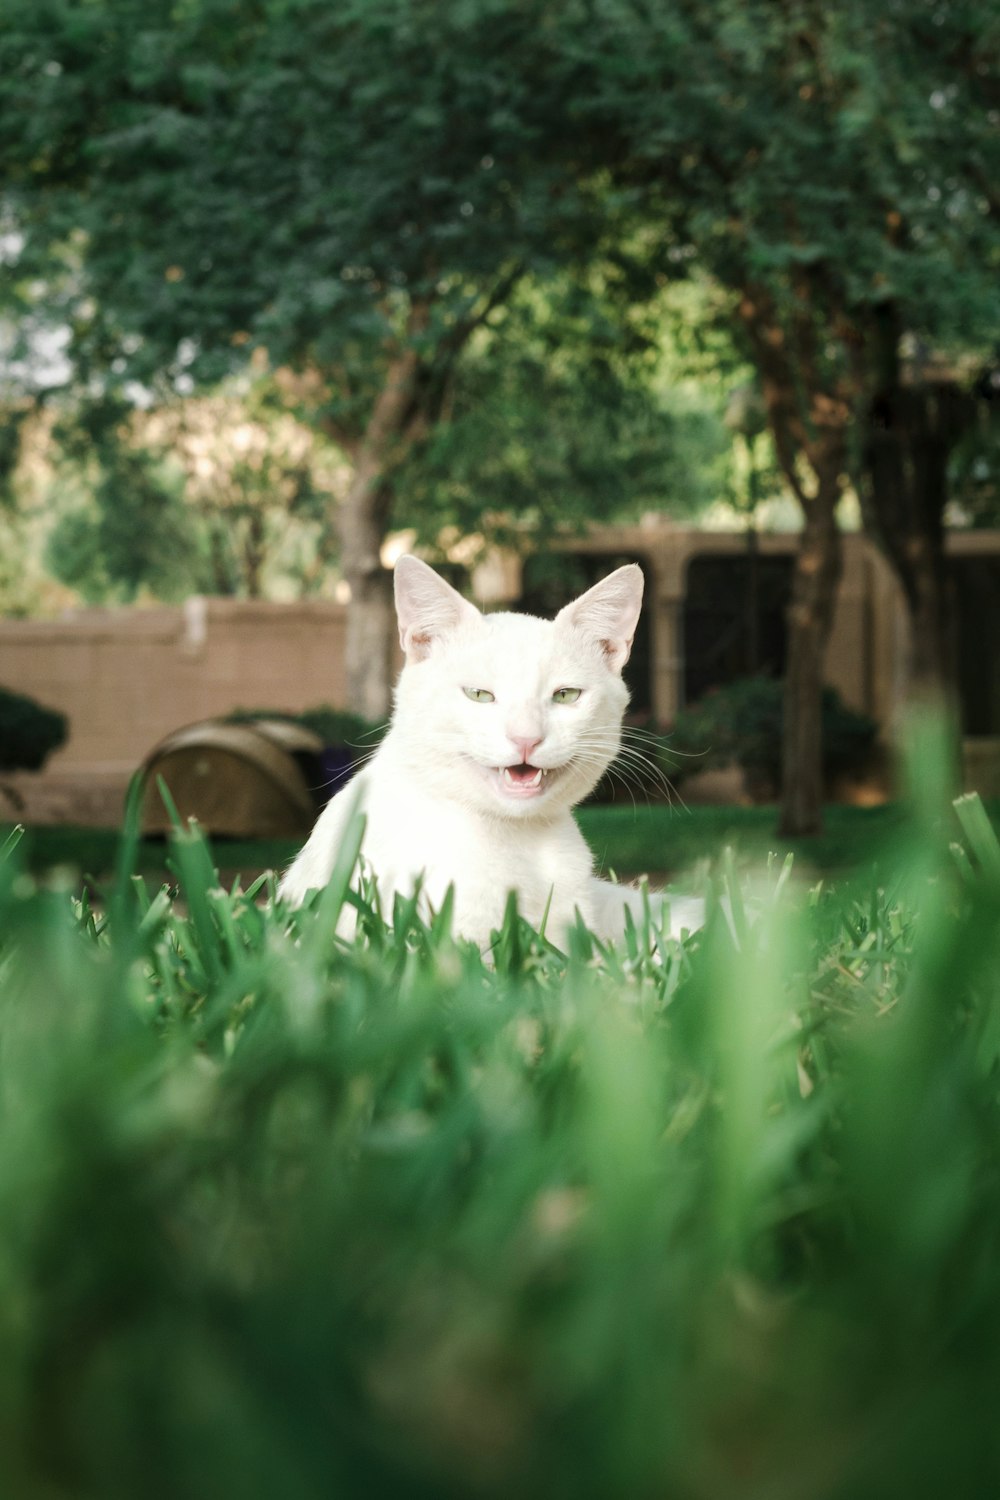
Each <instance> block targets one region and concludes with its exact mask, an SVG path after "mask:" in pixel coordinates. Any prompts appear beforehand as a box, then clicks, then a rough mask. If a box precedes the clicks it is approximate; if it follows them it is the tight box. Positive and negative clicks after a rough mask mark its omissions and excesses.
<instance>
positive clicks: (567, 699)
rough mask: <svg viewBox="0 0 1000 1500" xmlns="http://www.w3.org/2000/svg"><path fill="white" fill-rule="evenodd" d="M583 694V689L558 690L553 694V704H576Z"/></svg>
mask: <svg viewBox="0 0 1000 1500" xmlns="http://www.w3.org/2000/svg"><path fill="white" fill-rule="evenodd" d="M582 692H583V688H556V690H555V692H554V693H553V694H552V702H553V703H575V702H576V700H577V699H578V698H579V696H580V694H581V693H582Z"/></svg>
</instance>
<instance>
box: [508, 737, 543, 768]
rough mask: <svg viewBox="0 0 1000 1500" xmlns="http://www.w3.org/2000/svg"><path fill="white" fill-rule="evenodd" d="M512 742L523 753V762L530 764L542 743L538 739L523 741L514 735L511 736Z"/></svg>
mask: <svg viewBox="0 0 1000 1500" xmlns="http://www.w3.org/2000/svg"><path fill="white" fill-rule="evenodd" d="M510 742H511V744H512V745H515V746H516V747H517V749H518V750H519V751H520V753H521V759H522V761H525V762H530V761H531V757H532V755H533V754H534V752H535V751H536V750H537V749H538V747H539V745H540V744H541V743H542V741H541V739H537V740H522V739H518V738H517V736H516V735H513V734H512V735H511V736H510Z"/></svg>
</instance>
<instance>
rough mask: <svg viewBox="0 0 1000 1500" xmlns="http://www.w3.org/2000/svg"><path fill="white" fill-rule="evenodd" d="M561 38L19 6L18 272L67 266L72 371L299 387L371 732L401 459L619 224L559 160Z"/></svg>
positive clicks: (536, 8)
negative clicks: (508, 330) (534, 289)
mask: <svg viewBox="0 0 1000 1500" xmlns="http://www.w3.org/2000/svg"><path fill="white" fill-rule="evenodd" d="M547 30H548V21H547V19H546V9H545V7H544V6H543V5H542V4H541V3H535V0H530V3H526V4H523V5H518V6H515V7H512V6H510V5H509V4H506V3H501V0H448V3H444V4H442V3H440V0H435V3H433V4H432V3H430V0H380V3H371V0H343V3H340V4H338V5H336V6H331V5H330V4H329V3H328V0H291V3H289V0H259V3H256V4H253V5H251V4H250V3H248V0H184V3H180V0H107V3H103V4H100V5H90V4H83V5H80V4H74V3H71V0H8V5H7V15H6V17H5V28H4V33H3V37H2V40H0V157H2V159H3V161H4V163H5V172H6V181H5V186H4V197H5V200H6V204H7V210H8V212H9V213H10V214H11V215H13V219H14V221H15V222H16V224H17V226H18V232H19V234H21V235H23V237H24V243H23V247H22V249H21V251H20V259H19V267H20V270H21V273H22V279H23V277H24V276H26V275H27V274H28V273H29V272H30V273H34V272H38V273H39V274H41V273H44V274H46V275H48V276H52V275H53V267H54V265H58V266H60V267H61V268H62V269H63V271H64V275H63V278H62V283H61V286H62V301H63V306H62V307H61V308H53V313H54V314H55V315H59V316H62V317H64V319H65V320H66V322H67V323H68V324H69V325H70V326H71V327H72V330H73V344H72V349H71V355H72V358H73V361H74V377H75V380H76V381H77V383H82V384H87V383H88V382H92V381H93V380H95V379H99V380H101V381H107V380H109V379H110V378H112V377H113V378H114V379H115V380H117V381H118V382H119V383H122V382H126V381H133V382H136V381H138V382H142V383H143V385H144V386H146V387H147V388H151V389H153V390H154V392H155V391H158V390H161V389H163V388H166V389H168V390H171V389H173V390H176V389H177V386H178V382H192V381H193V382H197V383H204V382H209V383H211V382H214V381H216V380H217V379H218V378H220V377H221V376H222V375H224V374H226V373H228V372H229V371H230V370H231V369H233V368H234V367H235V366H236V365H238V364H239V363H240V362H242V361H244V360H245V359H246V358H247V357H248V356H249V354H250V353H251V352H252V351H254V350H265V351H266V353H267V357H268V359H269V361H270V364H271V367H272V368H274V369H279V370H287V371H288V372H290V373H291V375H292V376H293V377H294V388H295V398H296V400H297V402H298V404H299V410H300V411H302V412H305V413H307V414H308V417H309V420H310V421H311V422H313V423H315V424H316V426H317V427H318V428H320V429H321V430H323V431H324V432H325V433H326V434H327V435H328V436H329V437H330V438H332V439H333V440H335V441H336V442H337V444H338V445H339V446H340V447H341V449H342V450H343V451H344V452H345V454H347V455H348V457H349V459H350V461H351V465H352V471H353V474H352V481H351V484H350V486H349V487H348V490H347V494H346V496H345V498H344V499H343V501H342V502H341V503H340V505H339V507H338V521H339V534H340V544H341V565H342V568H343V572H344V576H345V578H346V580H347V582H348V584H349V587H350V590H351V607H350V619H349V628H348V639H347V680H348V692H349V696H350V700H351V704H352V707H354V708H355V709H356V710H358V711H359V712H361V713H363V714H364V715H365V716H366V717H369V718H377V717H380V716H381V715H383V714H384V712H385V710H386V707H387V704H388V689H389V681H388V670H389V642H390V640H391V635H392V614H391V603H390V596H389V588H388V580H387V576H386V574H385V572H384V570H383V568H382V565H381V562H380V557H379V550H380V546H381V543H382V540H383V537H384V534H385V529H386V526H387V524H388V517H389V514H390V509H391V504H392V494H393V483H394V475H395V473H396V471H397V469H398V466H399V464H400V463H401V462H402V461H404V460H405V459H406V457H407V456H408V455H409V453H410V452H411V451H412V449H413V447H414V445H415V444H416V443H418V442H420V441H422V440H424V439H425V438H426V437H427V436H428V434H429V433H431V432H433V430H434V428H435V425H436V423H437V422H438V421H439V419H440V417H441V414H442V411H443V410H444V407H445V405H446V402H447V400H448V395H449V391H450V390H451V388H452V386H453V383H454V378H455V372H456V368H457V365H458V362H459V361H460V358H461V356H462V354H463V351H464V350H465V349H466V347H467V345H468V344H469V341H470V340H471V339H472V338H473V336H474V335H475V334H476V333H477V331H479V330H482V329H487V328H489V327H490V326H491V325H492V323H493V321H494V319H495V318H496V315H497V313H498V310H499V309H500V308H502V307H503V305H504V304H505V302H506V301H507V299H508V298H509V296H510V294H511V292H512V290H513V289H514V287H515V286H516V285H517V284H518V282H519V281H520V280H521V278H522V277H524V276H525V275H526V274H527V273H528V272H535V273H544V272H546V271H548V270H550V269H551V268H553V267H555V266H559V265H562V264H565V263H567V261H570V260H572V258H573V257H574V256H575V255H576V254H577V253H579V252H581V251H582V252H586V253H587V254H590V253H591V251H592V250H593V249H594V248H595V247H596V246H599V244H600V243H601V241H602V237H604V236H606V235H608V234H610V233H612V232H613V228H614V222H613V221H614V215H613V213H612V212H611V205H609V204H608V203H607V202H603V203H601V204H599V203H598V201H597V199H596V198H595V196H594V194H593V193H591V192H590V191H589V190H588V189H587V187H586V184H582V183H581V181H580V179H579V177H578V175H577V174H576V173H575V172H574V171H568V170H567V161H566V142H567V136H566V121H567V113H568V110H569V108H570V106H571V103H572V101H573V99H574V98H575V94H576V83H575V70H574V68H573V66H572V63H571V61H570V60H569V59H566V58H562V57H559V56H554V55H553V54H552V53H551V52H550V51H549V50H548V48H547V45H546V42H545V37H546V33H547ZM529 39H530V40H531V45H530V47H529V46H527V45H526V44H527V42H528V41H529Z"/></svg>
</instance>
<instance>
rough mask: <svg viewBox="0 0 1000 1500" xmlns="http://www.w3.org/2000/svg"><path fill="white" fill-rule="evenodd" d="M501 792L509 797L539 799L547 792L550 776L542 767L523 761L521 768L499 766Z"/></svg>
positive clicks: (498, 775) (497, 770)
mask: <svg viewBox="0 0 1000 1500" xmlns="http://www.w3.org/2000/svg"><path fill="white" fill-rule="evenodd" d="M496 772H497V777H498V779H499V782H500V790H501V791H502V792H503V793H504V794H505V796H508V797H538V796H540V795H541V793H542V792H543V791H544V790H545V778H546V776H547V775H548V772H547V771H544V770H543V769H542V767H541V766H533V765H531V764H530V762H528V761H522V763H521V764H520V765H519V766H497V768H496Z"/></svg>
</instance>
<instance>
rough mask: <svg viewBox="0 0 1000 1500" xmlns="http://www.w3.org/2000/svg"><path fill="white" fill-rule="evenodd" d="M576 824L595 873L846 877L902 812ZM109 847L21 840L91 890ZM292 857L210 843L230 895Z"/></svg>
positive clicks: (670, 812)
mask: <svg viewBox="0 0 1000 1500" xmlns="http://www.w3.org/2000/svg"><path fill="white" fill-rule="evenodd" d="M991 813H992V815H993V817H994V821H995V822H996V821H1000V803H993V804H991ZM579 820H580V825H581V827H582V829H583V832H584V834H585V835H586V837H587V839H588V841H589V843H590V845H591V847H592V848H593V850H594V853H595V856H596V859H597V862H598V866H599V868H600V869H601V870H603V871H605V872H608V871H611V870H614V871H616V872H617V873H618V874H619V875H622V876H627V877H632V876H635V875H637V874H641V873H647V874H649V875H650V876H653V877H660V878H663V877H666V876H671V877H672V876H675V875H677V874H678V873H681V872H683V871H686V870H690V869H691V868H692V867H693V866H695V865H697V864H698V862H699V861H702V860H715V859H716V858H717V857H718V855H719V853H720V851H721V850H722V849H723V848H725V847H726V846H727V845H729V846H731V847H732V848H733V849H734V850H735V851H736V852H737V854H738V855H739V856H743V857H749V858H763V857H765V856H766V855H767V854H768V853H769V852H772V851H773V852H774V853H776V854H777V855H779V856H781V857H783V856H784V855H785V854H786V853H787V852H789V851H790V850H792V851H794V853H795V856H796V861H797V863H798V864H799V866H800V868H803V869H804V871H805V873H807V874H810V873H816V874H823V873H826V872H837V871H848V870H850V869H852V868H857V867H859V866H861V865H866V864H870V863H872V861H874V860H878V859H880V858H881V857H883V856H885V855H887V854H888V853H889V852H890V851H891V849H892V846H893V843H894V842H895V841H896V840H897V839H898V838H899V837H900V836H901V834H902V833H903V832H904V831H905V827H906V814H905V811H904V809H903V808H902V807H901V805H899V804H894V803H890V804H886V805H885V806H882V807H874V808H857V807H841V806H831V807H828V808H827V810H826V828H825V832H824V833H823V834H822V835H821V836H820V837H819V838H813V839H800V840H797V841H790V840H787V839H785V840H782V839H779V838H778V837H777V835H776V834H775V827H776V822H777V813H776V810H775V809H774V808H773V807H693V808H687V809H681V808H672V807H665V806H662V805H654V806H650V807H641V808H638V809H635V808H632V807H627V808H625V807H588V808H584V809H583V811H582V812H581V813H580V814H579ZM956 831H957V830H956ZM117 841H118V834H117V831H116V830H115V829H113V828H78V827H56V826H48V827H46V826H40V827H31V828H28V830H27V831H26V833H25V853H26V856H27V860H28V864H29V866H30V867H31V868H32V869H33V870H36V871H40V870H45V869H49V868H52V867H53V866H57V865H67V866H69V867H71V868H72V869H73V870H75V871H77V872H79V873H81V874H84V875H89V876H93V877H94V878H95V879H96V880H101V879H103V878H104V877H106V876H107V875H108V874H109V873H110V872H111V870H112V869H113V866H114V858H115V849H116V847H117ZM297 847H298V843H297V841H295V840H287V839H283V840H256V841H254V840H216V841H215V842H214V845H213V852H214V855H215V860H216V864H217V866H218V868H219V870H220V871H221V872H222V875H223V879H224V883H226V884H227V885H231V884H232V881H233V880H234V879H235V878H236V875H237V874H239V875H240V876H241V877H242V879H243V884H244V886H245V885H246V884H247V883H248V882H249V881H250V880H251V879H254V878H256V876H257V875H258V874H259V873H260V872H261V871H262V870H265V869H281V868H282V867H283V866H284V865H285V864H287V863H288V861H289V860H290V859H291V858H292V857H293V855H294V854H295V852H296V849H297ZM168 858H169V850H168V848H167V846H166V844H165V843H164V842H163V841H162V840H147V841H145V842H144V843H143V845H142V846H141V850H140V861H139V862H140V868H141V869H142V870H143V871H144V872H146V873H148V874H150V875H151V876H156V875H160V874H162V876H163V877H164V878H169V871H168V867H167V860H168Z"/></svg>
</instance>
